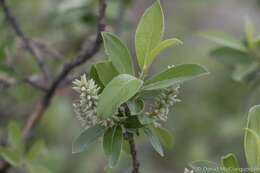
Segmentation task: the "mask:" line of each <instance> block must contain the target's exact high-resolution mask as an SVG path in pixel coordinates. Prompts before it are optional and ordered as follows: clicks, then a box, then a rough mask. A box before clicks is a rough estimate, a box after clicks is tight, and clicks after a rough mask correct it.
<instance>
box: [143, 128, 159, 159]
mask: <svg viewBox="0 0 260 173" xmlns="http://www.w3.org/2000/svg"><path fill="white" fill-rule="evenodd" d="M143 129H144V133H145V134H146V135H147V137H148V139H149V141H150V143H151V144H152V146H153V148H154V149H155V151H156V152H157V153H159V154H160V155H161V156H162V157H163V156H164V153H163V148H162V145H161V143H160V140H159V138H158V136H157V135H156V134H155V133H153V131H152V130H150V129H148V128H143Z"/></svg>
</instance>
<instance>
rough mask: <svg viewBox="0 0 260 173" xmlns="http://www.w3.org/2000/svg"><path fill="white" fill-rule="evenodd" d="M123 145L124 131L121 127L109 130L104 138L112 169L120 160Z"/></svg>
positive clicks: (105, 149)
mask: <svg viewBox="0 0 260 173" xmlns="http://www.w3.org/2000/svg"><path fill="white" fill-rule="evenodd" d="M122 144H123V131H122V128H121V127H120V126H117V127H113V128H109V129H107V131H106V132H105V134H104V138H103V147H104V151H105V154H106V156H107V158H108V164H109V166H110V167H113V166H115V165H116V163H117V162H118V160H119V157H120V153H121V149H122Z"/></svg>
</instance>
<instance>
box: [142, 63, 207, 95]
mask: <svg viewBox="0 0 260 173" xmlns="http://www.w3.org/2000/svg"><path fill="white" fill-rule="evenodd" d="M207 73H208V72H207V70H205V69H204V68H203V67H201V66H199V65H196V64H184V65H179V66H176V67H171V68H169V69H167V70H165V71H163V72H161V73H160V74H158V75H156V76H154V77H153V78H151V79H149V80H147V81H146V82H145V83H144V87H143V90H158V89H163V88H167V87H169V86H172V85H175V84H179V83H183V82H185V81H189V80H191V79H193V78H195V77H198V76H201V75H204V74H207Z"/></svg>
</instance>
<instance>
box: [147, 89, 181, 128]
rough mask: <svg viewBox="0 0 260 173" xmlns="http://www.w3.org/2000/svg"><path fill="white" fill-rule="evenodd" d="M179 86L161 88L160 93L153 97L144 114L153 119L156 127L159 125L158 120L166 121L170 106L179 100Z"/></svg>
mask: <svg viewBox="0 0 260 173" xmlns="http://www.w3.org/2000/svg"><path fill="white" fill-rule="evenodd" d="M179 88H180V86H179V85H178V86H175V87H170V88H166V89H163V90H162V92H161V93H160V95H159V96H158V97H157V98H156V99H155V102H154V103H153V105H151V107H150V109H149V111H148V112H146V115H148V116H149V117H150V118H152V119H153V120H154V125H155V126H156V127H158V126H161V125H160V122H166V121H167V119H168V114H169V111H170V108H171V107H172V106H173V105H174V103H176V102H180V100H179V99H178V98H177V96H178V94H179Z"/></svg>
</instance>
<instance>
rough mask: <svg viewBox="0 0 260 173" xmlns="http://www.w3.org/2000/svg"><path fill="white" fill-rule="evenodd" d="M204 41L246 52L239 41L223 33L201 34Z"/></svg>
mask: <svg viewBox="0 0 260 173" xmlns="http://www.w3.org/2000/svg"><path fill="white" fill-rule="evenodd" d="M202 35H203V36H204V37H205V38H206V39H208V40H210V41H213V42H215V43H217V44H220V45H221V46H224V47H229V48H232V49H236V50H239V51H242V52H247V49H246V47H245V46H244V45H243V44H241V43H240V42H239V40H237V39H235V38H233V37H231V36H229V35H226V34H225V33H221V32H207V33H203V34H202Z"/></svg>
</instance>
